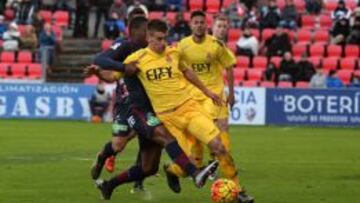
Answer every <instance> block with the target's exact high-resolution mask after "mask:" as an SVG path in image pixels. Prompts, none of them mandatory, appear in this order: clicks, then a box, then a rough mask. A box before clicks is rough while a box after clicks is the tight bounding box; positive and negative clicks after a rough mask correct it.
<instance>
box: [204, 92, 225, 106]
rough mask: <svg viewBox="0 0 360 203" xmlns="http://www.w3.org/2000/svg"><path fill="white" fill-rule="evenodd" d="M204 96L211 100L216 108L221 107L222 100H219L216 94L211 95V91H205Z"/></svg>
mask: <svg viewBox="0 0 360 203" xmlns="http://www.w3.org/2000/svg"><path fill="white" fill-rule="evenodd" d="M205 94H206V96H208V97H209V98H210V99H211V100H213V102H214V103H215V104H216V105H218V106H221V105H222V100H221V98H220V97H219V96H218V95H217V94H215V93H213V92H211V91H206V93H205Z"/></svg>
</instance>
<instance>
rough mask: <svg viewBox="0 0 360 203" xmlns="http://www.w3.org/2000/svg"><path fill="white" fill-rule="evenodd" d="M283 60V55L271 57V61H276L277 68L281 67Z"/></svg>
mask: <svg viewBox="0 0 360 203" xmlns="http://www.w3.org/2000/svg"><path fill="white" fill-rule="evenodd" d="M281 60H282V58H281V57H279V56H273V57H271V59H270V62H272V63H274V64H275V66H276V67H277V68H280V63H281Z"/></svg>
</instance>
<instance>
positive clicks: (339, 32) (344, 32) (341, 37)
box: [331, 18, 350, 44]
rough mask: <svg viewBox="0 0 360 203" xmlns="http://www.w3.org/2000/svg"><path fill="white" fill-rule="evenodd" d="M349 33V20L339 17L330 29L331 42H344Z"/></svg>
mask: <svg viewBox="0 0 360 203" xmlns="http://www.w3.org/2000/svg"><path fill="white" fill-rule="evenodd" d="M349 34H350V25H349V21H348V20H347V19H345V18H342V19H340V20H339V21H337V22H336V23H335V27H334V29H333V30H332V31H331V36H332V38H331V43H332V44H345V42H346V38H347V37H348V36H349Z"/></svg>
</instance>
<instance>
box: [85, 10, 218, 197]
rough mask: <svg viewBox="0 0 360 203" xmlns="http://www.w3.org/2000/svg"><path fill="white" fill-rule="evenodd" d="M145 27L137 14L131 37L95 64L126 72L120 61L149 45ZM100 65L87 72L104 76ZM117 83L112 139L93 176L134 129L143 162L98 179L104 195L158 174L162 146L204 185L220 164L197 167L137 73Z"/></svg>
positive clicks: (98, 58)
mask: <svg viewBox="0 0 360 203" xmlns="http://www.w3.org/2000/svg"><path fill="white" fill-rule="evenodd" d="M146 26H147V19H146V18H144V17H136V18H134V19H132V20H131V22H130V25H129V31H130V39H128V40H126V41H123V42H122V43H121V44H116V45H114V46H113V47H112V50H111V49H110V50H109V51H107V52H104V53H102V54H100V55H99V56H97V57H96V58H95V64H96V65H98V66H100V67H101V68H102V69H104V70H117V71H120V72H123V71H124V70H125V66H124V64H123V63H121V62H122V61H123V60H124V59H125V58H126V57H127V56H128V55H130V54H131V53H132V52H135V51H136V50H138V49H140V48H141V47H143V46H144V45H146ZM98 66H93V67H91V68H89V69H88V74H90V73H95V74H97V75H101V73H99V72H98V71H99V69H97V67H98ZM119 78H121V74H118V76H117V77H115V78H113V80H114V79H119ZM117 83H118V86H117V93H118V94H117V104H116V107H115V109H116V110H115V112H116V115H115V117H114V121H113V126H112V127H113V135H114V137H113V141H112V142H108V143H106V144H105V146H104V148H103V149H102V151H101V152H100V153H99V154H98V156H97V158H96V162H95V164H94V165H93V167H92V170H91V175H92V178H93V179H98V177H99V176H100V173H101V170H102V167H103V165H104V162H105V160H106V159H107V158H108V157H110V156H112V155H114V154H116V153H117V152H120V151H121V150H122V149H123V148H124V147H125V145H126V143H127V141H128V138H129V136H130V135H131V129H134V130H135V131H136V133H137V134H138V139H139V145H140V150H141V160H142V161H141V164H135V165H134V166H132V167H130V168H129V169H128V170H125V171H122V172H120V174H119V175H117V176H115V177H113V178H111V179H110V180H109V181H104V180H101V179H99V180H97V181H96V184H97V186H98V188H99V189H100V191H101V194H102V196H103V198H104V199H110V198H111V195H112V192H113V190H114V189H115V188H116V187H117V186H119V185H121V184H124V183H128V182H133V181H139V180H142V179H144V178H145V177H148V176H150V175H153V174H155V173H156V172H157V171H158V165H159V162H160V157H161V151H162V149H163V148H165V151H166V152H167V153H168V155H169V156H170V158H171V159H172V160H173V161H174V162H176V163H177V164H179V165H180V166H181V168H182V169H183V170H185V171H187V172H188V173H189V174H190V175H191V177H193V180H194V183H195V185H196V186H197V187H202V186H203V185H204V184H205V181H206V179H207V177H208V175H209V174H210V173H212V172H213V171H214V170H216V168H217V165H218V163H217V162H213V163H212V164H210V165H209V166H207V167H206V168H205V169H203V170H198V169H197V168H196V167H195V165H193V164H192V163H191V162H190V160H189V158H188V157H187V155H186V154H185V153H184V152H183V150H182V149H181V148H180V146H179V144H178V143H177V141H176V139H175V138H174V137H172V136H171V134H170V133H169V132H168V131H167V129H166V128H165V127H164V126H163V125H162V123H161V122H160V121H159V120H158V119H157V117H155V115H154V111H153V109H152V106H151V103H150V101H149V99H148V97H147V95H146V93H145V91H144V89H143V86H142V84H141V82H140V81H139V79H138V78H137V77H136V76H128V77H124V78H123V79H121V80H119V81H118V82H117ZM213 96H214V95H213ZM215 97H216V96H215Z"/></svg>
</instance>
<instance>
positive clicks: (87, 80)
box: [84, 76, 99, 85]
mask: <svg viewBox="0 0 360 203" xmlns="http://www.w3.org/2000/svg"><path fill="white" fill-rule="evenodd" d="M84 83H85V84H87V85H96V84H98V83H99V78H97V77H96V76H91V77H88V78H85V80H84Z"/></svg>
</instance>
